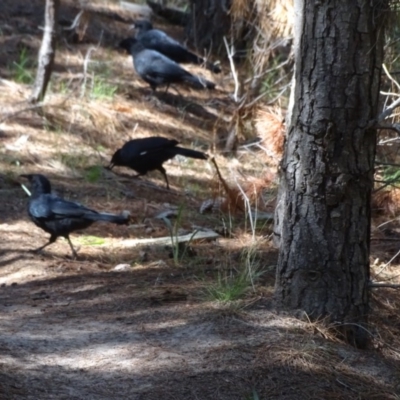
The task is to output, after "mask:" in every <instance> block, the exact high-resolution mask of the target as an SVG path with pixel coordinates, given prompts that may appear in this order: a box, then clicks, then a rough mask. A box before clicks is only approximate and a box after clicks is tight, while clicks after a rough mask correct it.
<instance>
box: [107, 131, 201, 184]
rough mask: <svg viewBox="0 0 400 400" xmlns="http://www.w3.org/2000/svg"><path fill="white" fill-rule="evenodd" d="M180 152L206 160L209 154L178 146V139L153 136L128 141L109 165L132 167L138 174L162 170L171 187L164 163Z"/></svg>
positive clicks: (183, 154)
mask: <svg viewBox="0 0 400 400" xmlns="http://www.w3.org/2000/svg"><path fill="white" fill-rule="evenodd" d="M177 154H180V155H182V156H185V157H191V158H198V159H201V160H206V159H207V158H208V156H207V154H205V153H203V152H201V151H196V150H191V149H186V148H184V147H178V141H177V140H171V139H167V138H163V137H160V136H152V137H148V138H143V139H133V140H130V141H128V142H126V143H125V144H124V145H123V146H122V147H121V148H120V149H119V150H117V151H116V152H115V153H114V155H113V156H112V159H111V163H110V165H109V166H108V167H107V168H108V169H112V168H113V167H114V166H123V167H128V168H132V169H133V170H135V171H136V172H138V175H136V176H141V175H145V174H147V172H149V171H153V170H158V171H160V172H161V173H162V174H163V176H164V179H165V182H166V183H167V189H169V182H168V177H167V173H166V171H165V168H164V167H163V166H162V164H163V163H164V162H165V161H167V160H169V159H171V158H173V157H175V156H176V155H177Z"/></svg>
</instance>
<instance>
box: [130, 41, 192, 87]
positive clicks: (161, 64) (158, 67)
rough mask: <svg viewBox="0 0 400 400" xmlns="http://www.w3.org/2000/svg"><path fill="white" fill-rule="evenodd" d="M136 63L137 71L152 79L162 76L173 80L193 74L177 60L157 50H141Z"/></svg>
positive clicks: (135, 60) (135, 58)
mask: <svg viewBox="0 0 400 400" xmlns="http://www.w3.org/2000/svg"><path fill="white" fill-rule="evenodd" d="M134 65H135V69H136V71H137V73H138V74H139V75H140V76H142V77H143V78H144V77H145V76H148V77H150V78H152V79H156V78H161V79H165V80H166V81H171V82H173V81H176V80H181V79H183V78H184V77H187V76H192V75H191V74H190V73H189V72H187V71H185V70H184V69H183V68H182V67H181V66H180V65H179V64H177V63H176V62H175V61H172V60H170V59H169V58H168V57H166V56H164V55H163V54H161V53H159V52H158V51H155V50H149V49H145V50H143V51H141V52H140V53H139V54H138V55H137V56H135V57H134Z"/></svg>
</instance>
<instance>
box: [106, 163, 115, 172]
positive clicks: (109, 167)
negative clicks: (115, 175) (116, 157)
mask: <svg viewBox="0 0 400 400" xmlns="http://www.w3.org/2000/svg"><path fill="white" fill-rule="evenodd" d="M113 168H114V163H110V164H109V165H108V166H107V167H105V169H108V170H109V171H111V170H112V169H113Z"/></svg>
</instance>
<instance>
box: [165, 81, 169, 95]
mask: <svg viewBox="0 0 400 400" xmlns="http://www.w3.org/2000/svg"><path fill="white" fill-rule="evenodd" d="M169 85H170V83H167V88H166V89H165V92H164V94H167V92H168V89H169Z"/></svg>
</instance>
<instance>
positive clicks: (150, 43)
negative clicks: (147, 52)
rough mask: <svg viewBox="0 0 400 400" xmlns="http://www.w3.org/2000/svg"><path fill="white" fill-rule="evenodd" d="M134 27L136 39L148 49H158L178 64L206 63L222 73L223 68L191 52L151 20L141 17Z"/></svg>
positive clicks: (208, 67) (210, 67)
mask: <svg viewBox="0 0 400 400" xmlns="http://www.w3.org/2000/svg"><path fill="white" fill-rule="evenodd" d="M133 27H134V28H135V29H137V34H136V39H138V40H139V41H140V43H142V44H143V46H144V47H145V48H146V49H152V50H156V51H158V52H159V53H161V54H164V55H165V56H167V57H168V58H170V59H171V60H173V61H175V62H177V63H178V64H186V63H188V64H197V65H205V67H206V68H207V69H209V70H210V71H212V72H215V73H217V74H218V73H220V72H221V68H220V67H219V66H218V65H216V64H213V63H210V62H207V61H205V60H204V59H203V58H201V57H199V56H197V55H196V54H194V53H192V52H190V51H189V50H188V49H186V48H185V47H184V46H183V45H182V44H181V43H179V42H178V41H176V40H175V39H173V38H172V37H170V36H168V35H167V34H166V33H165V32H163V31H161V30H159V29H153V25H152V24H151V22H150V21H148V20H145V19H141V20H137V21H135V23H134V25H133Z"/></svg>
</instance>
